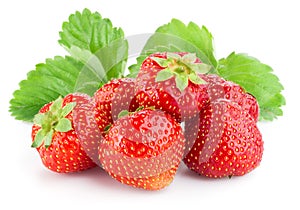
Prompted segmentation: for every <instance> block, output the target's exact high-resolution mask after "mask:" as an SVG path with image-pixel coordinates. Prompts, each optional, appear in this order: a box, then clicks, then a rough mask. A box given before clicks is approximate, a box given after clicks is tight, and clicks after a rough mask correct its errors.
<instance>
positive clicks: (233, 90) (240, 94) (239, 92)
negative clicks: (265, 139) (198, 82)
mask: <svg viewBox="0 0 300 210" xmlns="http://www.w3.org/2000/svg"><path fill="white" fill-rule="evenodd" d="M202 78H203V80H205V81H206V82H207V92H208V95H209V101H214V100H218V99H220V98H224V99H227V100H230V101H233V102H235V103H237V104H238V105H240V106H241V107H243V109H244V110H246V111H248V112H249V114H250V115H251V116H252V118H253V119H254V120H255V121H256V122H257V121H258V115H259V106H258V103H257V101H256V99H255V98H254V97H253V96H252V95H250V94H249V93H247V92H246V91H245V90H244V89H243V88H242V87H241V86H239V85H238V84H235V83H233V82H230V81H226V80H224V79H223V78H221V77H219V76H218V75H215V74H207V75H203V76H202Z"/></svg>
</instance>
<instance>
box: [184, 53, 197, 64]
mask: <svg viewBox="0 0 300 210" xmlns="http://www.w3.org/2000/svg"><path fill="white" fill-rule="evenodd" d="M181 59H182V60H183V61H185V62H188V63H195V62H196V61H197V56H196V53H187V54H185V55H184V56H182V58H181Z"/></svg>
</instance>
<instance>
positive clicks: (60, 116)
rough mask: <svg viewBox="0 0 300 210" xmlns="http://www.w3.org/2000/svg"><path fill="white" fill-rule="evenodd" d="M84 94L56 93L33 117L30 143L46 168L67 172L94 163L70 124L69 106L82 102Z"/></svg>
mask: <svg viewBox="0 0 300 210" xmlns="http://www.w3.org/2000/svg"><path fill="white" fill-rule="evenodd" d="M87 97H88V96H86V95H84V94H69V95H67V96H66V97H65V98H64V99H62V98H61V97H59V98H58V99H57V100H55V101H54V102H50V103H48V104H46V105H45V106H43V107H42V108H41V109H40V111H39V113H38V114H37V115H36V116H35V117H34V125H33V126H32V140H33V143H32V147H34V148H36V149H37V151H38V152H39V154H40V157H41V159H42V162H43V164H44V165H45V166H46V167H47V168H48V169H50V170H52V171H55V172H59V173H69V172H77V171H82V170H85V169H88V168H91V167H94V166H96V164H95V163H94V162H93V161H92V160H91V159H90V158H89V157H88V155H87V154H86V152H85V150H84V149H83V148H82V146H81V144H80V140H79V139H78V136H77V133H76V132H75V130H74V126H73V110H74V108H75V107H77V106H80V105H81V104H83V103H86V101H87V100H88V99H87Z"/></svg>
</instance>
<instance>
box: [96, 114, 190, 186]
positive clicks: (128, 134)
mask: <svg viewBox="0 0 300 210" xmlns="http://www.w3.org/2000/svg"><path fill="white" fill-rule="evenodd" d="M184 141H185V140H184V136H183V132H182V129H181V126H180V124H179V123H177V122H176V121H175V119H173V118H172V117H171V116H170V115H168V114H167V113H164V112H162V111H160V110H151V109H147V108H146V109H143V110H138V111H136V112H134V113H130V114H129V115H127V116H123V117H121V118H119V119H118V120H116V121H115V122H114V124H113V125H112V126H111V128H110V129H109V132H108V135H106V136H105V138H104V140H103V141H102V142H101V143H100V146H99V159H100V162H101V163H102V165H103V168H104V169H105V170H106V171H107V172H108V173H109V174H110V176H112V177H113V178H115V179H116V180H118V181H120V182H121V183H124V184H127V185H130V186H134V187H138V188H144V189H146V190H159V189H162V188H164V187H166V186H168V185H169V184H170V183H171V182H172V180H173V178H174V176H175V173H176V171H177V168H178V165H179V163H180V162H181V160H182V155H183V147H184Z"/></svg>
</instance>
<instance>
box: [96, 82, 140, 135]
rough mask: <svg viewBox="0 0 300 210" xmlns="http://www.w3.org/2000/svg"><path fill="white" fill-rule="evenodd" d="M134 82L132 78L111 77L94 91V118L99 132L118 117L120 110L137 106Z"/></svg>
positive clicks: (133, 109)
mask: <svg viewBox="0 0 300 210" xmlns="http://www.w3.org/2000/svg"><path fill="white" fill-rule="evenodd" d="M134 83H135V79H132V78H121V79H112V80H111V81H109V82H108V83H106V84H104V85H103V86H102V87H101V88H100V89H99V90H97V91H96V92H95V94H94V100H95V108H94V109H95V119H96V122H97V124H98V127H99V129H100V131H101V132H104V131H105V129H106V128H107V126H109V125H111V124H112V123H113V122H114V121H115V120H117V119H118V115H119V113H120V112H121V111H123V110H128V111H135V110H136V109H137V108H138V107H139V105H138V102H137V100H136V98H135V95H134Z"/></svg>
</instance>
